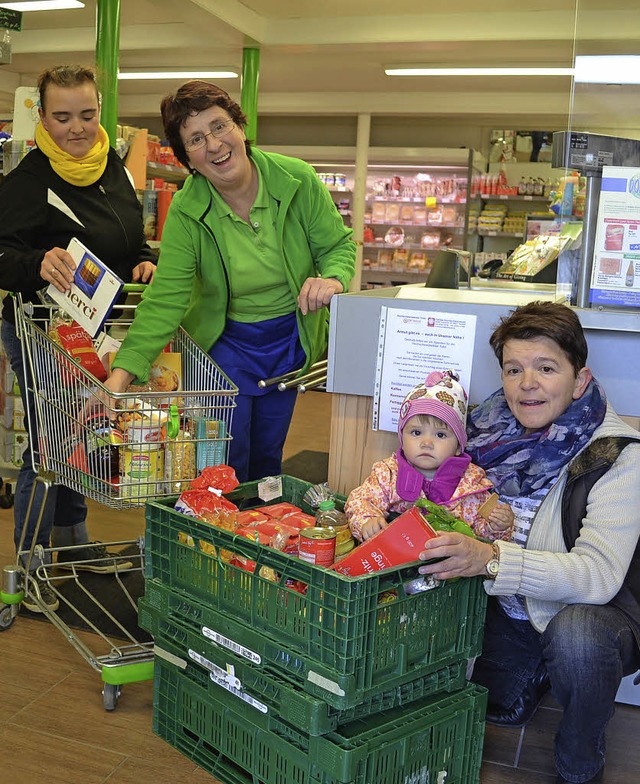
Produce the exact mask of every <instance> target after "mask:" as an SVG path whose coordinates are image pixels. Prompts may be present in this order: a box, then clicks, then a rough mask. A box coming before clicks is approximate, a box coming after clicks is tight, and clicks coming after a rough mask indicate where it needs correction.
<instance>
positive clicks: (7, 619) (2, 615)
mask: <svg viewBox="0 0 640 784" xmlns="http://www.w3.org/2000/svg"><path fill="white" fill-rule="evenodd" d="M15 619H16V616H15V615H14V614H13V612H12V610H11V605H10V604H5V605H4V606H3V607H0V632H3V631H5V630H6V629H8V628H10V627H11V626H12V625H13V622H14V621H15Z"/></svg>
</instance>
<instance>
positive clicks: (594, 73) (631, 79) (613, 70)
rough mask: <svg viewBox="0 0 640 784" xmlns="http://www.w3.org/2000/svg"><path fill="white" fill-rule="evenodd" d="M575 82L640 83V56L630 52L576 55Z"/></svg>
mask: <svg viewBox="0 0 640 784" xmlns="http://www.w3.org/2000/svg"><path fill="white" fill-rule="evenodd" d="M575 72H576V75H575V80H576V82H589V83H591V84H640V56H637V55H632V54H621V55H603V56H586V55H578V56H577V57H576V67H575Z"/></svg>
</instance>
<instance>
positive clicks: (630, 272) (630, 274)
mask: <svg viewBox="0 0 640 784" xmlns="http://www.w3.org/2000/svg"><path fill="white" fill-rule="evenodd" d="M634 280H635V271H634V269H633V259H631V260H630V261H629V266H628V267H627V274H626V276H625V280H624V285H625V286H629V288H631V287H632V286H633V283H634Z"/></svg>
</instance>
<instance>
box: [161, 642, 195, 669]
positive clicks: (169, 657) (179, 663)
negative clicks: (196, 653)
mask: <svg viewBox="0 0 640 784" xmlns="http://www.w3.org/2000/svg"><path fill="white" fill-rule="evenodd" d="M153 652H154V654H155V655H156V656H159V657H160V658H161V659H165V661H168V662H170V663H171V664H175V666H176V667H180V669H181V670H184V669H186V667H187V662H186V661H185V660H184V659H183V658H181V657H180V656H174V654H173V653H169V651H165V650H164V648H158V646H157V645H154V646H153Z"/></svg>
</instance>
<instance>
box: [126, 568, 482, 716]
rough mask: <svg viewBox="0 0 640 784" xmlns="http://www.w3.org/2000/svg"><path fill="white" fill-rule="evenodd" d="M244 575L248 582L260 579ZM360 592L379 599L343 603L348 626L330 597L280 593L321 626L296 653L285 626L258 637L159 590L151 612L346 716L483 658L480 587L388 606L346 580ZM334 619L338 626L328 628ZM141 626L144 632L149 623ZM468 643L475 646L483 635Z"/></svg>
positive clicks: (372, 584) (151, 592)
mask: <svg viewBox="0 0 640 784" xmlns="http://www.w3.org/2000/svg"><path fill="white" fill-rule="evenodd" d="M211 560H213V561H214V563H216V564H217V562H216V561H215V559H211ZM147 562H148V561H147ZM307 566H308V565H307ZM309 568H311V567H309ZM226 569H227V571H226V572H225V574H226V575H227V577H229V576H234V575H235V574H236V571H235V570H233V567H229V566H227V567H226ZM239 571H240V572H241V577H242V579H247V577H251V578H252V579H253V580H254V581H257V580H258V579H259V578H255V577H254V576H253V575H248V573H246V572H242V571H241V570H239ZM320 571H324V570H320ZM329 574H330V573H329ZM331 579H332V580H334V581H335V580H336V579H338V580H339V581H340V582H342V581H341V580H340V578H338V577H337V575H332V574H331ZM261 582H262V581H261ZM264 582H265V583H267V584H266V585H265V586H264V588H265V590H268V591H271V589H272V588H273V584H271V583H268V581H264ZM359 584H364V585H365V587H366V586H369V588H370V589H371V590H372V592H371V595H369V596H366V594H365V598H367V599H368V601H360V600H361V599H362V597H361V595H360V594H359V593H358V592H355V593H354V596H353V597H351V598H353V599H354V601H352V602H349V601H344V602H342V603H341V606H344V615H341V616H339V615H338V611H337V610H335V609H330V610H327V609H324V608H323V607H322V601H323V599H324V595H326V593H325V594H324V595H323V594H322V593H319V594H318V596H317V597H316V598H315V600H314V602H315V603H314V602H310V601H308V599H309V596H308V595H307V596H306V597H303V596H300V595H299V594H297V593H295V592H293V591H289V590H288V589H284V588H281V589H280V595H281V596H280V599H281V601H280V604H279V605H278V609H280V610H281V611H282V613H283V617H284V618H285V619H287V621H288V620H289V617H290V615H291V613H293V612H295V613H297V614H298V617H299V619H300V620H301V621H304V620H306V618H305V614H308V615H315V616H316V617H317V619H318V624H317V625H316V626H313V625H309V624H307V625H306V628H303V629H302V631H301V633H300V634H298V637H297V638H295V639H293V640H291V641H289V644H287V643H286V642H285V641H284V640H287V637H286V628H285V627H284V624H282V626H281V628H278V627H275V632H276V633H278V634H277V636H273V635H270V634H267V633H266V630H265V629H264V627H263V628H255V627H252V626H250V625H248V624H247V623H245V622H244V621H243V619H240V620H238V619H237V618H236V617H235V616H234V613H233V611H232V610H231V609H229V610H226V611H220V610H218V609H216V608H215V607H214V606H213V605H214V604H215V603H214V602H208V603H204V602H200V601H197V600H195V599H193V598H192V597H190V596H187V594H186V593H184V592H180V591H177V590H172V589H168V588H166V586H164V585H163V584H161V583H159V582H158V581H156V580H147V581H146V589H145V606H146V607H149V608H152V609H153V610H155V611H156V612H157V613H158V614H159V615H160V616H161V617H163V618H166V619H167V620H168V621H176V620H179V621H180V622H182V623H186V624H188V625H189V627H190V628H191V629H195V630H197V631H198V633H202V630H203V629H204V630H205V631H204V633H205V634H206V635H208V636H209V638H210V639H213V640H214V641H216V642H217V643H218V645H221V646H223V647H224V648H225V649H226V650H230V651H232V652H233V653H235V654H237V655H240V656H241V657H242V658H243V659H244V660H246V661H249V662H250V663H251V664H252V665H253V666H256V667H260V668H262V669H264V670H266V671H269V672H272V673H274V674H276V675H278V676H280V677H282V678H284V679H285V680H287V681H288V682H290V683H292V684H294V685H297V686H298V687H300V688H302V689H303V690H304V691H305V692H307V693H308V694H311V695H313V696H316V697H319V698H320V699H322V700H325V701H326V702H328V703H329V704H330V705H331V706H333V707H334V708H337V709H338V710H346V709H349V708H353V707H355V706H357V705H359V704H360V703H362V702H365V701H367V700H372V699H374V698H376V697H377V695H378V694H379V693H380V692H381V691H385V692H386V691H389V690H391V689H394V688H398V687H400V686H402V685H403V684H406V683H408V682H410V681H414V680H416V679H419V678H424V677H426V676H428V675H431V674H433V673H435V672H437V671H439V670H441V669H442V668H443V667H445V666H448V665H450V664H452V663H456V662H459V661H463V662H466V660H467V659H468V658H469V657H470V656H474V655H476V652H477V647H476V645H475V644H473V645H472V644H470V642H469V640H468V635H469V627H470V626H471V627H472V628H473V629H474V631H475V630H476V629H478V628H481V627H482V620H483V618H484V611H485V602H486V600H485V598H484V597H485V594H484V590H483V589H482V585H481V584H480V583H479V582H477V581H476V580H458V581H454V582H451V583H449V584H445V585H443V586H442V587H440V588H437V589H434V590H432V591H428V592H426V593H422V594H418V595H415V596H409V597H406V596H405V597H399V598H398V599H397V600H396V601H395V602H393V603H384V604H381V605H378V592H379V584H378V583H377V581H376V579H372V578H366V579H365V580H364V581H361V582H360V583H353V582H351V583H349V578H346V585H347V586H348V587H354V586H357V585H359ZM330 587H331V586H330ZM305 600H307V601H305ZM288 602H289V603H290V605H291V607H290V608H289V607H288V606H287V603H288ZM316 603H317V604H316ZM334 604H335V601H334ZM361 607H362V608H363V609H361ZM329 619H331V623H332V624H333V625H332V626H331V628H325V624H328V623H329ZM141 625H143V626H144V625H145V621H144V619H143V621H142V622H141ZM301 625H303V624H302V623H301ZM303 626H304V625H303ZM351 630H353V631H351ZM359 630H360V631H359ZM303 633H304V635H306V637H308V638H309V639H308V643H307V647H306V649H305V650H300V649H301V647H302V644H301V643H300V639H301V638H302V636H303ZM470 636H471V639H472V640H473V642H474V643H476V642H477V640H476V635H475V633H474V634H473V635H470ZM296 643H297V644H296ZM341 652H343V653H341ZM324 662H327V663H326V664H325V663H324Z"/></svg>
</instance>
